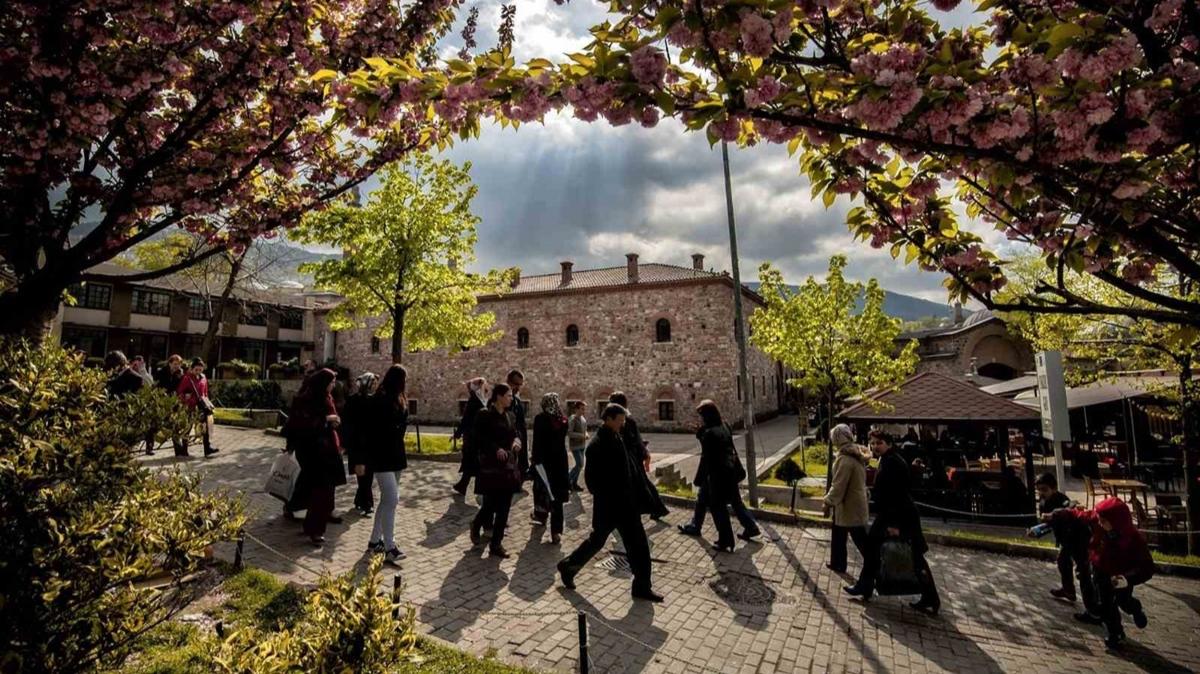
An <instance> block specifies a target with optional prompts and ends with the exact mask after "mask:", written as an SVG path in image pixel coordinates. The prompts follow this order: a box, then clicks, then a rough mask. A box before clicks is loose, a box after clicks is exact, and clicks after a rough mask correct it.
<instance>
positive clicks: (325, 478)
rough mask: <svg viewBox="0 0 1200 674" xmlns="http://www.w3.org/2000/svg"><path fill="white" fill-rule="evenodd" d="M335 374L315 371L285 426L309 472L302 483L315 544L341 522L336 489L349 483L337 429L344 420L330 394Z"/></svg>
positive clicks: (307, 529) (306, 522) (304, 470)
mask: <svg viewBox="0 0 1200 674" xmlns="http://www.w3.org/2000/svg"><path fill="white" fill-rule="evenodd" d="M336 376H337V374H336V373H335V372H334V371H333V370H330V369H324V370H318V371H317V372H315V373H313V375H312V376H311V377H309V379H308V382H307V383H306V386H305V387H304V390H303V392H302V393H300V394H297V395H296V399H295V400H293V401H292V409H291V413H290V414H289V415H288V420H287V425H286V427H285V431H286V434H287V437H288V445H289V449H292V450H294V451H295V452H296V461H297V462H298V463H299V464H300V474H301V475H306V478H305V479H304V481H303V485H304V488H305V490H306V491H307V496H308V498H307V505H308V511H307V512H306V513H305V516H304V533H305V534H306V535H307V536H308V539H309V541H311V542H312V544H313V545H316V546H320V545H322V544H324V542H325V527H326V525H327V524H328V523H329V522H331V521H333V522H338V521H340V519H339V518H335V517H333V492H334V489H335V488H337V487H339V486H341V485H343V484H346V466H345V464H343V463H342V447H341V442H340V439H339V438H338V432H337V428H338V426H340V425H341V423H342V420H341V417H339V416H338V414H337V410H336V409H335V408H334V406H333V397H332V396H331V395H330V392H331V391H332V390H333V380H334V378H335V377H336Z"/></svg>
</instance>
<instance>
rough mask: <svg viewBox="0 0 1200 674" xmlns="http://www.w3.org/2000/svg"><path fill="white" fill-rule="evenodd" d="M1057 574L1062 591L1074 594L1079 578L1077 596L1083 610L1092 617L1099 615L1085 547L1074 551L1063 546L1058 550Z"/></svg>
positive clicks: (1094, 586)
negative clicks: (1060, 578)
mask: <svg viewBox="0 0 1200 674" xmlns="http://www.w3.org/2000/svg"><path fill="white" fill-rule="evenodd" d="M1058 574H1059V576H1061V577H1062V589H1064V590H1066V591H1067V592H1069V593H1071V594H1072V595H1074V594H1075V579H1076V578H1079V594H1080V597H1081V598H1082V599H1083V608H1084V609H1085V610H1087V612H1088V613H1091V614H1092V615H1100V606H1099V605H1098V604H1097V603H1096V585H1095V583H1093V582H1092V562H1091V560H1089V559H1088V550H1087V547H1086V546H1077V547H1076V548H1075V549H1072V548H1069V547H1067V546H1065V545H1064V546H1063V547H1061V548H1059V549H1058Z"/></svg>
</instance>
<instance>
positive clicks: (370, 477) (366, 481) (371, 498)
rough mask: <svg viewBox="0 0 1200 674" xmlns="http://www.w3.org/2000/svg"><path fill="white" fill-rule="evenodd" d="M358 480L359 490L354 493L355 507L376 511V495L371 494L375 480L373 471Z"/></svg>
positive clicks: (365, 473) (359, 476)
mask: <svg viewBox="0 0 1200 674" xmlns="http://www.w3.org/2000/svg"><path fill="white" fill-rule="evenodd" d="M356 477H357V478H358V489H357V490H356V491H355V492H354V507H355V508H361V509H362V510H374V509H375V495H374V494H373V493H372V492H371V484H372V482H373V481H374V479H375V473H374V472H373V471H370V470H368V471H366V472H364V473H363V474H362V475H358V476H356Z"/></svg>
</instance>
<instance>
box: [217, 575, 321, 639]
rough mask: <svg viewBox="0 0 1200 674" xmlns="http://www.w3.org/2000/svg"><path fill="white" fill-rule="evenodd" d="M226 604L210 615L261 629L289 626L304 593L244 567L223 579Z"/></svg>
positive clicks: (270, 576)
mask: <svg viewBox="0 0 1200 674" xmlns="http://www.w3.org/2000/svg"><path fill="white" fill-rule="evenodd" d="M221 589H222V590H223V591H224V592H225V593H226V594H227V595H228V599H226V600H225V603H223V604H221V605H220V606H219V607H217V608H215V609H213V610H211V611H209V615H211V616H212V617H214V618H220V619H222V620H226V621H229V622H233V623H236V624H238V625H242V626H253V627H256V628H258V629H263V630H276V629H280V628H285V627H291V626H292V624H293V622H294V621H295V619H296V617H297V616H298V615H299V614H300V607H301V605H303V603H304V593H303V592H301V591H300V590H299V589H298V588H296V587H295V586H289V585H286V584H284V583H283V582H281V581H280V580H279V579H278V578H276V577H275V576H273V575H271V574H270V573H267V572H266V571H263V570H262V569H245V570H243V571H240V572H239V573H236V574H234V575H232V576H230V577H229V578H227V579H225V582H224V583H222V585H221Z"/></svg>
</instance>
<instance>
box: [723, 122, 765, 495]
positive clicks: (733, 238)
mask: <svg viewBox="0 0 1200 674" xmlns="http://www.w3.org/2000/svg"><path fill="white" fill-rule="evenodd" d="M721 163H722V164H723V165H724V167H725V215H726V219H727V220H728V221H729V257H730V261H731V266H732V267H733V332H734V338H735V339H736V340H737V352H738V381H739V382H741V384H740V385H741V387H742V419H743V421H742V423H743V425H744V426H745V428H746V480H747V481H748V483H749V485H748V486H749V487H750V506H751V507H753V508H757V507H758V463H757V462H756V461H755V460H754V401H753V400H752V399H751V396H750V392H751V388H750V375H749V372H748V371H747V369H746V321H745V317H744V315H743V313H742V274H741V272H740V271H739V270H738V250H737V228H736V227H735V226H734V223H733V186H732V185H731V184H730V181H729V146H728V145H727V144H726V143H725V141H721Z"/></svg>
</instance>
